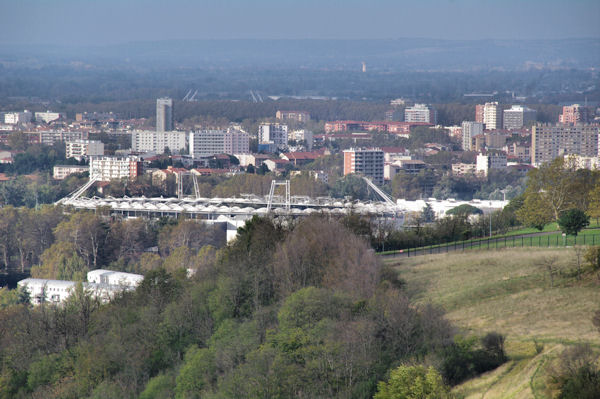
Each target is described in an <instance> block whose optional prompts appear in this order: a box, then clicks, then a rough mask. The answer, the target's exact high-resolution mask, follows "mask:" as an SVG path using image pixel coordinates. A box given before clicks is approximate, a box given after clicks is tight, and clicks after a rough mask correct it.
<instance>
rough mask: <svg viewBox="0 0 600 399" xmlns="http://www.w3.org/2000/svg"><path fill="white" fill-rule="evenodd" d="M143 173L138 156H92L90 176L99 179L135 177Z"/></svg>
mask: <svg viewBox="0 0 600 399" xmlns="http://www.w3.org/2000/svg"><path fill="white" fill-rule="evenodd" d="M142 173H143V165H142V162H141V160H140V159H139V158H138V157H134V156H129V157H117V156H102V157H90V177H95V178H97V179H98V180H99V181H109V180H111V179H121V178H123V177H127V178H129V179H135V178H136V177H137V176H140V175H141V174H142Z"/></svg>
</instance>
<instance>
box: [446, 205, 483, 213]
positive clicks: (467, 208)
mask: <svg viewBox="0 0 600 399" xmlns="http://www.w3.org/2000/svg"><path fill="white" fill-rule="evenodd" d="M446 215H457V216H459V215H462V216H471V215H483V211H482V210H481V209H479V208H477V207H476V206H473V205H469V204H462V205H459V206H456V207H454V208H452V209H449V210H448V211H446Z"/></svg>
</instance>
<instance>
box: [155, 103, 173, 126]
mask: <svg viewBox="0 0 600 399" xmlns="http://www.w3.org/2000/svg"><path fill="white" fill-rule="evenodd" d="M171 130H173V100H172V99H170V98H159V99H157V100H156V131H157V132H168V131H171Z"/></svg>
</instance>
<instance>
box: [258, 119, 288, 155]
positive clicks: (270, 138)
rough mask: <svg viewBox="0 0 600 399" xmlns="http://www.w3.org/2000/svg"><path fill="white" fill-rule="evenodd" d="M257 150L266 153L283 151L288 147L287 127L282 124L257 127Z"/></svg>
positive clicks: (264, 124)
mask: <svg viewBox="0 0 600 399" xmlns="http://www.w3.org/2000/svg"><path fill="white" fill-rule="evenodd" d="M258 145H259V149H261V147H262V149H265V150H267V151H270V152H272V151H276V150H284V149H286V148H287V146H288V125H286V124H283V123H263V124H261V125H260V126H259V127H258Z"/></svg>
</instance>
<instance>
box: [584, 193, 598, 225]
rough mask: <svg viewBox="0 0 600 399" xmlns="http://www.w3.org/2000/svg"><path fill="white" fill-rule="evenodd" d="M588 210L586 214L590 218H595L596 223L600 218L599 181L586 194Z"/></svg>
mask: <svg viewBox="0 0 600 399" xmlns="http://www.w3.org/2000/svg"><path fill="white" fill-rule="evenodd" d="M588 196H589V198H588V210H587V214H588V216H589V217H591V218H595V219H596V223H598V220H599V219H600V183H599V184H596V186H595V187H594V188H593V189H592V190H591V191H590V192H589V194H588Z"/></svg>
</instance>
